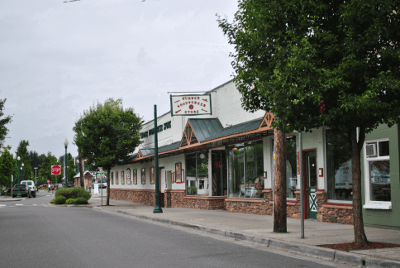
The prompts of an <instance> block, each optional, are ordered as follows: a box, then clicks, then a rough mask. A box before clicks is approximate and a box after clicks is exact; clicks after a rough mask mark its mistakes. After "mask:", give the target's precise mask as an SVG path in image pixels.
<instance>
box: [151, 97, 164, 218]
mask: <svg viewBox="0 0 400 268" xmlns="http://www.w3.org/2000/svg"><path fill="white" fill-rule="evenodd" d="M154 160H155V164H154V168H155V180H156V185H155V186H156V189H155V198H156V200H155V201H156V202H155V203H156V205H155V207H154V210H153V213H163V211H162V209H161V207H160V181H159V179H158V135H157V105H154Z"/></svg>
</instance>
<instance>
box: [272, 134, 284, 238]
mask: <svg viewBox="0 0 400 268" xmlns="http://www.w3.org/2000/svg"><path fill="white" fill-rule="evenodd" d="M274 146H275V166H274V180H275V183H274V232H276V233H286V232H287V217H286V216H287V215H286V214H287V212H286V136H285V133H283V132H282V131H280V130H277V129H275V131H274Z"/></svg>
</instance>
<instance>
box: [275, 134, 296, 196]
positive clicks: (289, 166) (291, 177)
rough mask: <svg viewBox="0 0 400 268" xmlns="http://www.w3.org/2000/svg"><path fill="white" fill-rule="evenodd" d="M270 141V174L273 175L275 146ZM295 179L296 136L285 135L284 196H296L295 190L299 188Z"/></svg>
mask: <svg viewBox="0 0 400 268" xmlns="http://www.w3.org/2000/svg"><path fill="white" fill-rule="evenodd" d="M271 142H272V176H274V167H275V157H274V155H275V146H274V139H272V140H271ZM299 187H300V186H299V184H298V180H297V147H296V136H294V135H292V136H287V137H286V198H296V195H295V192H296V190H297V189H298V188H299Z"/></svg>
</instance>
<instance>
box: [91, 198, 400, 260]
mask: <svg viewBox="0 0 400 268" xmlns="http://www.w3.org/2000/svg"><path fill="white" fill-rule="evenodd" d="M105 204H106V197H103V205H105ZM89 205H92V206H93V207H94V208H97V209H101V210H103V211H107V212H112V213H121V214H126V215H129V216H135V217H138V218H142V219H148V220H152V221H158V222H162V223H167V224H174V225H180V226H183V227H187V228H194V229H197V230H202V231H205V232H210V233H215V234H218V235H222V236H227V237H232V238H235V239H241V240H248V241H252V242H255V243H260V244H265V245H268V246H270V247H274V248H279V249H282V250H288V251H292V252H296V253H299V254H303V255H312V256H316V257H320V258H324V259H329V260H336V261H339V262H345V263H349V264H354V265H357V266H367V267H399V268H400V247H398V248H386V249H372V250H357V251H351V252H344V251H336V250H332V249H327V248H322V247H317V245H323V244H336V243H345V242H353V241H354V228H353V226H352V225H343V224H334V223H323V222H317V221H315V220H305V221H304V236H305V238H303V239H302V238H300V235H301V222H300V220H298V219H292V218H288V219H287V226H288V233H284V234H282V233H274V232H272V227H273V217H272V216H261V215H252V214H241V213H229V212H226V211H224V210H198V209H187V208H162V210H163V213H156V214H154V213H153V209H154V207H150V206H145V205H140V204H136V203H132V202H128V201H121V200H112V199H111V200H110V205H112V206H100V205H101V198H100V197H99V196H97V195H96V196H93V197H92V198H91V199H90V200H89ZM365 232H366V235H367V238H368V240H369V241H374V242H387V243H395V244H400V230H391V229H380V228H371V227H365Z"/></svg>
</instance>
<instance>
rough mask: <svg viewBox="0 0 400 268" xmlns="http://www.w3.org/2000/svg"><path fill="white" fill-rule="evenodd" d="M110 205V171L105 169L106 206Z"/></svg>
mask: <svg viewBox="0 0 400 268" xmlns="http://www.w3.org/2000/svg"><path fill="white" fill-rule="evenodd" d="M109 205H110V169H109V168H108V169H107V206H109Z"/></svg>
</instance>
